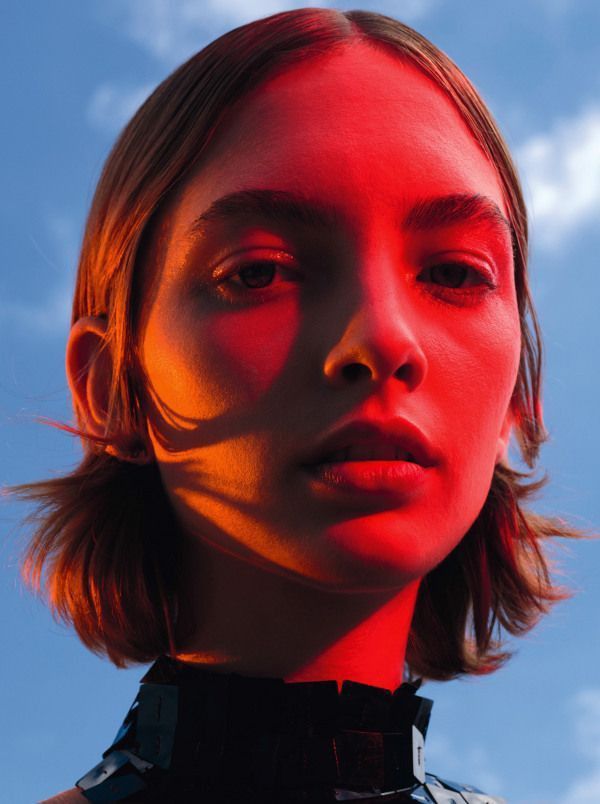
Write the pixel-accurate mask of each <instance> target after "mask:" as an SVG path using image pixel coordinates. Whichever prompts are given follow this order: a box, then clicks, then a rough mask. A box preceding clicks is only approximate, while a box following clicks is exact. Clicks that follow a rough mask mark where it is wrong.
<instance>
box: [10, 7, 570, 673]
mask: <svg viewBox="0 0 600 804" xmlns="http://www.w3.org/2000/svg"><path fill="white" fill-rule="evenodd" d="M357 39H359V40H363V41H365V42H367V43H369V44H370V45H372V46H373V47H379V48H385V49H386V50H387V52H390V53H392V54H395V55H396V56H397V57H400V58H404V59H408V60H410V61H411V62H412V63H414V64H415V65H417V66H418V67H419V68H420V69H421V70H422V71H424V72H425V73H426V74H427V75H428V76H429V77H430V78H431V79H432V80H433V81H434V82H435V83H436V84H437V85H438V86H440V87H441V88H442V89H443V90H444V91H445V92H446V93H447V95H448V97H449V98H450V99H451V100H452V102H453V103H454V104H455V105H456V107H457V108H458V110H459V112H460V114H461V115H462V117H463V119H464V120H465V122H466V124H467V125H468V127H469V129H470V131H471V132H472V134H473V136H474V137H475V139H476V141H477V142H478V143H479V145H480V147H481V148H482V150H483V152H484V153H485V154H486V155H487V156H488V158H489V159H490V160H491V162H492V163H493V164H494V165H495V168H496V171H497V174H498V177H499V181H500V184H501V187H502V191H503V194H504V199H505V203H506V207H507V210H508V217H509V221H510V224H511V226H512V232H513V252H514V267H515V282H516V289H517V296H518V307H519V314H520V322H521V336H522V337H521V360H520V368H519V373H518V378H517V382H516V385H515V389H514V393H513V397H512V400H511V409H512V412H513V414H514V417H515V423H516V426H515V432H516V436H517V440H518V445H519V448H520V452H521V455H522V457H523V460H524V461H525V462H526V464H527V465H528V466H529V468H530V469H531V470H533V467H534V465H535V462H536V459H537V456H538V451H539V448H540V445H541V444H542V443H543V442H544V441H545V440H546V438H547V434H546V432H545V430H544V426H543V422H542V418H541V408H540V404H539V398H540V384H541V362H542V353H541V351H542V346H541V338H540V332H539V327H538V323H537V320H536V316H535V311H534V308H533V305H532V301H531V297H530V292H529V286H528V279H527V272H526V266H527V243H528V232H527V213H526V208H525V204H524V200H523V197H522V192H521V188H520V183H519V179H518V176H517V172H516V169H515V166H514V164H513V162H512V159H511V156H510V154H509V151H508V148H507V146H506V144H505V142H504V140H503V138H502V135H501V134H500V132H499V130H498V128H497V126H496V124H495V122H494V120H493V118H492V117H491V114H490V112H489V111H488V109H487V107H486V105H485V103H484V102H483V100H482V99H481V97H480V96H479V94H478V93H477V91H476V90H475V88H474V87H473V85H472V84H471V83H470V81H469V80H468V79H467V78H466V77H465V76H464V75H463V73H462V72H461V71H460V70H459V69H458V67H457V66H456V65H455V64H454V62H453V61H452V60H451V59H450V58H449V57H448V56H446V55H445V54H444V53H443V52H442V51H440V50H439V49H438V48H436V47H435V46H434V45H433V44H432V43H431V42H429V41H428V40H427V39H425V38H424V37H423V36H421V35H420V34H419V33H417V32H416V31H414V30H413V29H412V28H410V27H408V26H406V25H404V24H402V23H400V22H398V21H397V20H395V19H393V18H391V17H387V16H383V15H381V14H376V13H370V12H366V11H349V12H342V11H336V10H332V9H317V8H303V9H297V10H294V11H288V12H283V13H278V14H274V15H272V16H269V17H266V18H264V19H260V20H257V21H255V22H252V23H250V24H247V25H243V26H240V27H238V28H235V29H234V30H231V31H229V32H228V33H226V34H224V35H223V36H221V37H219V38H218V39H216V40H215V41H213V42H211V43H210V44H209V45H207V46H206V47H205V48H204V49H203V50H202V51H200V52H199V53H197V54H196V55H195V56H193V57H192V58H191V59H189V61H187V62H186V63H185V64H183V65H182V66H181V67H179V68H178V69H177V70H175V72H173V73H172V74H171V75H170V76H169V77H168V78H167V79H165V81H163V82H162V83H161V84H160V85H159V86H158V88H157V89H156V90H155V91H154V93H153V94H152V95H151V96H150V97H149V98H148V99H147V100H146V101H145V103H144V104H143V105H142V106H141V108H140V109H139V110H138V112H137V113H136V114H135V116H134V117H133V119H132V120H131V121H130V123H129V124H128V125H127V126H126V128H125V129H124V131H123V132H122V134H121V135H120V137H119V139H118V140H117V142H116V144H115V146H114V148H113V150H112V152H111V154H110V156H109V157H108V159H107V162H106V164H105V166H104V170H103V172H102V176H101V178H100V181H99V183H98V187H97V190H96V193H95V196H94V200H93V203H92V207H91V210H90V213H89V217H88V221H87V227H86V230H85V236H84V241H83V246H82V250H81V257H80V261H79V268H78V274H77V283H76V289H75V296H74V303H73V314H72V323H74V322H76V321H77V320H78V319H79V318H81V317H83V316H88V315H92V316H104V317H105V318H106V322H107V339H106V348H109V349H110V352H111V355H112V360H113V375H112V381H111V387H110V392H109V422H110V423H111V425H112V426H113V428H115V429H118V430H120V431H122V432H127V433H132V434H139V435H140V437H141V434H142V432H143V430H144V420H143V416H142V413H141V401H140V400H141V396H140V394H141V385H140V380H139V375H138V355H137V351H136V337H135V335H136V314H137V311H138V309H139V304H138V303H137V301H138V298H139V293H140V273H141V263H142V259H141V258H140V255H141V253H142V249H143V246H144V243H145V242H147V238H148V232H149V231H150V229H151V224H152V222H153V221H155V220H156V219H157V213H158V211H159V210H160V209H161V207H162V205H163V204H164V202H165V199H166V198H167V197H169V196H170V195H171V193H172V191H173V190H174V188H176V187H177V186H178V184H179V183H180V182H181V181H182V179H184V178H185V177H186V176H187V175H188V174H189V172H190V170H191V169H192V167H193V165H194V164H195V163H196V162H197V160H198V159H199V157H200V155H201V154H202V152H203V149H204V148H205V147H206V145H207V144H208V142H209V141H210V140H211V138H212V137H213V135H214V133H215V131H216V130H217V129H218V127H219V123H220V121H221V119H222V118H223V116H224V114H225V112H226V111H227V110H228V109H229V108H230V107H231V105H232V104H233V103H234V102H235V101H237V100H238V99H240V98H242V97H243V96H244V94H245V93H247V92H248V91H249V90H250V89H252V88H253V87H255V86H256V85H257V84H258V83H259V82H260V81H261V80H262V79H263V78H265V77H266V76H267V75H272V74H274V73H275V72H277V71H278V70H281V69H284V68H285V67H286V66H288V65H293V64H295V63H297V62H299V61H301V60H303V59H305V58H310V57H311V56H313V55H317V54H321V53H323V52H327V51H330V50H332V49H334V48H335V47H338V46H341V45H343V44H344V43H345V42H348V41H352V40H354V41H356V40H357ZM75 414H76V418H77V421H78V423H79V425H80V427H79V428H77V427H70V426H67V425H58V424H57V423H53V424H55V425H56V426H61V427H62V428H63V429H65V430H67V431H69V432H71V433H75V434H78V435H79V436H81V437H82V438H83V439H84V457H83V459H82V461H81V464H80V465H79V466H78V467H77V468H76V469H75V470H74V471H72V472H71V473H70V474H68V475H66V476H64V477H58V478H52V479H49V480H45V481H40V482H37V483H30V484H23V485H20V486H15V487H13V489H12V492H13V493H15V494H17V495H19V496H20V497H21V498H23V499H26V500H30V501H34V502H36V503H37V508H36V509H35V511H34V513H33V514H32V515H30V516H29V517H28V519H27V521H31V522H35V523H37V527H36V530H35V533H34V535H33V537H32V539H31V541H30V543H29V545H28V547H27V549H26V552H25V554H24V559H23V575H24V578H25V580H26V581H27V582H28V583H29V584H30V585H31V586H32V587H33V588H35V589H38V590H39V589H40V587H41V586H45V588H46V589H47V594H48V598H49V604H50V606H51V608H52V610H53V612H54V614H55V616H58V617H59V618H61V619H63V620H64V621H66V622H68V623H70V624H72V625H73V626H74V627H75V629H76V631H77V633H78V635H79V637H80V638H81V640H82V641H83V643H84V644H85V645H86V646H87V647H88V648H90V649H91V650H93V651H95V652H97V653H106V654H107V655H108V657H109V658H110V659H111V661H113V662H114V663H115V664H116V665H117V666H120V667H122V666H125V665H126V663H127V662H148V661H151V660H153V659H154V658H155V657H156V656H158V655H160V654H162V653H173V652H175V642H176V640H175V636H174V633H173V626H172V622H173V608H174V607H175V606H177V604H179V605H178V609H179V620H178V624H177V628H178V632H180V633H183V632H184V631H185V630H186V628H187V627H191V620H189V621H187V620H186V616H189V615H190V614H191V613H190V612H189V611H186V607H185V604H184V601H182V600H181V594H180V593H181V590H180V589H179V588H178V579H179V567H180V564H179V561H180V556H179V552H178V550H179V549H180V541H181V540H180V539H179V538H178V536H177V534H178V527H177V523H176V521H175V519H174V514H173V512H172V509H171V506H170V504H169V502H168V500H167V495H166V493H165V491H164V489H163V487H162V484H161V480H160V475H159V472H158V469H157V467H156V465H154V464H150V465H145V466H137V465H134V464H132V463H129V462H127V461H124V460H119V459H118V458H115V457H113V456H111V455H109V454H107V453H106V452H104V451H102V450H100V451H99V449H98V446H99V445H101V444H102V443H105V444H106V443H107V442H109V440H110V439H109V438H108V437H107V438H106V439H101V438H92V437H90V436H89V435H88V434H86V433H84V432H82V430H81V427H82V418H81V415H80V411H78V410H76V411H75ZM108 429H109V428H107V432H108ZM531 475H532V471H530V472H523V473H522V472H518V471H516V470H515V469H513V468H511V467H509V466H508V465H507V464H506V463H502V464H499V465H498V466H497V467H496V469H495V471H494V476H493V480H492V483H491V488H490V491H489V494H488V497H487V500H486V502H485V505H484V507H483V509H482V511H481V513H480V515H479V516H478V518H477V520H476V522H475V523H474V524H473V526H472V527H471V528H470V529H469V531H468V533H467V534H466V535H465V537H464V539H463V540H462V541H461V543H460V544H459V545H458V546H457V547H456V548H455V550H454V551H453V552H452V553H451V554H450V555H449V556H448V557H447V558H446V559H445V560H444V561H442V562H441V564H439V566H438V567H436V568H435V569H434V570H433V571H432V572H430V573H429V574H428V575H427V576H426V577H425V578H424V579H423V582H422V584H421V587H420V591H419V597H418V600H417V606H416V610H415V615H414V620H413V624H412V629H411V633H410V636H409V642H408V650H407V662H408V664H409V666H410V668H411V670H412V672H413V673H416V674H419V675H424V676H427V677H429V678H433V679H448V678H452V677H454V676H457V675H459V674H464V673H486V672H490V671H492V670H494V669H496V668H497V667H498V666H499V665H500V664H501V663H502V662H504V661H505V660H506V659H507V657H508V655H509V654H508V653H507V652H506V651H503V650H502V643H501V640H500V636H501V634H497V635H496V636H494V634H495V633H496V631H497V630H498V629H500V628H503V629H505V631H507V632H508V633H510V634H520V633H524V632H526V631H527V630H529V629H530V628H531V627H532V626H533V625H534V623H535V622H536V621H537V620H538V619H539V617H540V616H541V615H542V614H544V613H546V612H547V611H548V610H549V608H550V606H551V605H552V603H553V602H555V601H556V600H559V599H561V598H564V597H566V595H567V593H566V592H565V591H564V590H563V589H560V588H557V587H556V586H555V585H554V583H553V581H552V579H551V577H550V571H549V566H548V560H547V558H546V557H545V555H544V552H543V542H544V540H546V539H547V538H548V537H550V536H569V537H574V536H578V535H579V532H578V531H576V530H575V529H574V528H572V527H570V526H568V525H567V524H565V523H564V522H562V521H561V520H558V519H554V518H548V517H543V516H539V515H536V514H533V513H531V512H529V511H526V510H525V509H524V508H523V507H522V502H523V501H524V500H526V499H528V498H529V497H530V496H531V495H532V494H534V493H535V492H536V491H537V490H538V489H540V488H541V486H542V485H543V484H544V483H545V482H546V478H545V477H544V478H543V479H542V480H538V481H533V480H531ZM140 570H141V571H140ZM186 623H187V624H186Z"/></svg>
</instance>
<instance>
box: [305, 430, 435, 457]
mask: <svg viewBox="0 0 600 804" xmlns="http://www.w3.org/2000/svg"><path fill="white" fill-rule="evenodd" d="M437 460H438V459H437V455H436V453H435V451H434V449H433V448H432V446H431V444H430V443H429V441H428V440H427V438H426V437H425V435H424V434H423V433H422V432H421V431H420V430H419V429H418V427H416V425H414V424H412V422H409V421H408V420H407V419H402V418H393V419H387V420H373V419H370V420H367V419H362V420H355V421H353V422H349V423H348V424H346V425H343V426H342V427H340V428H338V429H337V430H336V431H334V432H333V433H332V434H331V435H329V436H326V437H325V438H324V439H323V441H322V442H321V443H320V444H319V445H318V446H317V448H316V449H315V450H314V451H313V453H312V454H311V455H309V456H308V457H307V460H306V461H305V465H307V466H315V465H320V464H329V463H348V462H354V461H404V462H408V463H416V464H419V465H420V466H422V467H425V468H427V467H430V466H433V465H434V464H435V463H437Z"/></svg>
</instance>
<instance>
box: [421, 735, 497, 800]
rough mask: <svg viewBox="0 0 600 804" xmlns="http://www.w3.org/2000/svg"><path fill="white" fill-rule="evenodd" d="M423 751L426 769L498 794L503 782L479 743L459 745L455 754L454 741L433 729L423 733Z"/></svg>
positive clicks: (494, 794) (493, 794) (486, 791)
mask: <svg viewBox="0 0 600 804" xmlns="http://www.w3.org/2000/svg"><path fill="white" fill-rule="evenodd" d="M425 751H426V754H425V757H426V763H427V770H428V771H429V772H430V773H434V774H437V775H438V776H439V777H440V778H441V779H444V778H448V779H450V780H451V781H455V782H459V783H464V784H472V785H474V786H476V787H479V788H480V789H481V790H483V791H484V792H485V793H487V794H488V795H490V796H500V795H501V793H502V788H503V787H504V784H503V782H502V779H501V778H500V776H499V775H498V774H497V773H496V772H495V770H494V769H493V768H492V763H491V760H490V756H489V754H488V752H487V750H486V749H485V748H484V747H483V746H481V745H471V746H466V747H465V746H461V748H460V754H459V753H458V752H457V750H456V746H455V744H454V743H452V742H451V741H450V740H448V739H447V738H446V737H444V736H443V735H442V734H439V733H434V734H431V735H430V736H428V737H427V743H426V749H425Z"/></svg>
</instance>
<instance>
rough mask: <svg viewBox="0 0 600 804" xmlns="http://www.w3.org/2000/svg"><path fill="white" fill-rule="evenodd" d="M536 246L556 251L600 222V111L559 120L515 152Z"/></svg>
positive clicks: (588, 110) (590, 111) (594, 110)
mask: <svg viewBox="0 0 600 804" xmlns="http://www.w3.org/2000/svg"><path fill="white" fill-rule="evenodd" d="M515 156H516V161H517V163H518V165H519V169H520V172H521V175H522V178H523V184H524V190H525V196H526V199H527V202H528V206H529V208H530V211H531V221H532V235H533V238H534V241H535V242H536V244H538V245H539V246H540V247H541V248H543V249H547V250H554V249H556V248H559V247H560V246H561V245H563V244H564V243H566V241H567V239H568V238H569V237H571V236H572V235H573V234H574V233H575V232H576V231H577V230H579V229H580V228H583V227H584V226H585V225H587V224H589V223H592V222H598V221H600V107H597V106H591V107H589V108H587V109H583V110H582V111H581V112H580V113H579V114H578V115H577V116H575V117H572V118H570V119H562V120H559V121H558V122H557V123H556V124H555V126H554V127H553V128H552V130H551V131H548V132H546V133H542V134H538V135H535V136H534V137H531V139H529V140H528V141H527V142H525V143H524V144H523V145H522V146H521V147H520V148H518V149H517V150H516V154H515Z"/></svg>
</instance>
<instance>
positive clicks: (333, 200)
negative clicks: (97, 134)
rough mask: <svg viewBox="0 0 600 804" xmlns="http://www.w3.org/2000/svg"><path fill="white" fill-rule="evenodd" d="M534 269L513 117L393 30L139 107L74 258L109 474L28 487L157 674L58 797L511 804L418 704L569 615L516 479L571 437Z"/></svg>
mask: <svg viewBox="0 0 600 804" xmlns="http://www.w3.org/2000/svg"><path fill="white" fill-rule="evenodd" d="M526 263H527V216H526V209H525V205H524V202H523V198H522V194H521V189H520V185H519V180H518V176H517V174H516V171H515V168H514V165H513V163H512V161H511V158H510V155H509V153H508V150H507V147H506V145H505V143H504V141H503V139H502V136H501V135H500V133H499V131H498V129H497V127H496V125H495V123H494V121H493V119H492V117H491V115H490V112H489V111H488V110H487V108H486V106H485V104H484V103H483V101H482V100H481V98H480V97H479V95H478V94H477V92H476V91H475V89H474V88H473V86H472V85H471V84H470V83H469V81H468V80H467V79H466V78H465V77H464V75H463V74H462V73H461V72H460V71H459V70H458V68H457V67H456V66H455V65H454V63H453V62H452V61H451V60H450V59H449V58H448V57H447V56H446V55H445V54H443V53H442V52H441V51H440V50H438V49H437V48H436V47H435V46H434V45H432V44H431V43H430V42H428V41H427V40H426V39H424V38H423V37H422V36H421V35H419V34H418V33H416V32H415V31H414V30H412V29H410V28H408V27H407V26H405V25H403V24H401V23H399V22H397V21H396V20H393V19H391V18H389V17H384V16H382V15H379V14H373V13H367V12H362V11H353V12H340V11H334V10H327V9H299V10H296V11H290V12H285V13H280V14H275V15H273V16H271V17H267V18H265V19H262V20H259V21H257V22H254V23H251V24H249V25H244V26H241V27H240V28H237V29H235V30H233V31H230V32H229V33H227V34H225V35H224V36H222V37H220V38H219V39H217V40H216V41H214V42H212V43H211V44H209V45H208V46H207V47H206V48H204V50H202V51H201V52H200V53H198V54H197V55H196V56H194V57H192V58H191V59H190V60H189V61H188V62H187V63H186V64H184V65H183V66H182V67H180V68H179V69H178V70H177V71H175V72H174V73H173V74H172V75H171V76H170V77H169V78H167V79H166V80H165V81H164V82H163V83H162V84H161V85H160V86H159V87H158V89H157V90H156V91H155V92H154V93H153V94H152V95H151V97H150V98H149V99H148V100H147V101H146V102H145V103H144V104H143V106H142V107H141V109H140V110H139V111H138V112H137V114H136V115H135V116H134V118H133V120H132V121H131V122H130V123H129V125H128V126H127V127H126V129H125V130H124V132H123V133H122V135H121V137H120V138H119V140H118V142H117V144H116V146H115V148H114V149H113V151H112V153H111V155H110V156H109V158H108V161H107V163H106V166H105V168H104V172H103V174H102V177H101V179H100V182H99V185H98V188H97V192H96V195H95V198H94V202H93V205H92V209H91V212H90V216H89V219H88V224H87V228H86V234H85V239H84V243H83V248H82V253H81V259H80V264H79V272H78V277H77V286H76V291H75V299H74V307H73V318H72V329H71V333H70V337H69V342H68V347H67V363H66V366H67V375H68V379H69V384H70V388H71V392H72V395H73V401H74V407H75V412H76V417H77V423H78V427H77V428H66V429H69V430H70V431H71V432H73V433H77V434H78V435H80V436H81V437H82V439H83V444H84V449H85V454H84V458H83V461H82V463H81V465H80V466H79V467H78V468H77V469H76V470H75V471H74V472H73V473H72V474H70V475H68V476H66V477H63V478H57V479H52V480H49V481H45V482H42V483H37V484H31V485H29V486H24V487H19V489H17V491H18V492H19V493H20V494H21V495H22V496H24V497H26V498H28V499H33V500H35V501H37V502H38V503H39V504H40V506H41V507H40V517H41V518H40V522H39V527H38V530H37V532H36V534H35V535H34V538H33V540H32V542H31V545H30V547H29V550H28V553H27V555H26V557H25V564H24V570H25V576H26V578H28V579H29V581H30V582H31V583H33V584H34V585H36V584H39V583H40V579H41V577H42V571H43V570H44V569H46V572H47V575H46V584H47V589H48V591H49V598H50V603H51V605H52V607H53V608H54V610H55V611H56V612H57V613H58V614H59V615H60V616H62V617H63V618H64V619H65V620H66V621H68V622H70V623H72V624H73V626H74V627H75V628H76V630H77V633H78V634H79V636H80V638H81V639H82V641H83V642H84V644H85V645H87V646H88V647H89V648H90V649H92V650H94V651H96V652H99V653H104V654H106V655H107V656H108V657H109V658H110V660H111V661H112V662H113V663H114V664H115V665H117V666H118V667H123V666H125V665H126V663H128V662H140V663H142V662H150V661H154V660H156V661H155V664H154V665H153V666H152V668H151V669H150V671H149V673H148V674H147V675H146V676H145V677H144V679H143V683H142V685H141V688H140V693H139V695H138V697H137V698H136V700H135V702H134V704H133V706H132V708H131V710H130V712H129V713H128V714H127V716H126V718H125V721H124V723H123V726H122V728H121V729H120V730H119V733H118V734H117V737H116V739H115V741H114V742H113V744H112V745H111V746H110V747H109V749H107V751H106V752H105V754H104V759H103V761H102V762H101V763H100V764H99V765H98V766H97V767H96V768H94V770H93V771H91V772H90V773H88V774H86V775H85V776H83V777H81V779H79V780H78V782H77V787H75V788H73V789H72V790H71V791H67V792H66V793H63V794H60V795H59V796H57V797H55V798H54V799H51V800H52V801H55V802H58V801H69V802H71V801H73V802H75V801H82V802H84V801H132V802H133V801H162V802H164V801H168V802H171V801H207V802H217V801H223V802H237V801H240V802H241V801H244V802H247V801H261V802H266V801H273V802H287V801H290V802H292V801H315V802H316V801H336V800H346V799H356V798H362V799H364V800H377V799H382V800H386V801H411V800H415V801H444V802H450V801H464V800H467V801H471V802H475V801H480V802H482V801H487V802H492V801H497V800H498V799H493V798H491V797H490V796H486V795H484V794H481V793H479V794H478V793H477V791H475V789H474V788H471V787H468V786H466V785H456V784H453V783H450V782H444V781H441V780H438V779H436V777H434V776H431V775H430V774H427V775H425V769H424V761H423V738H424V735H425V732H426V729H427V724H428V719H429V711H430V708H431V702H430V701H428V700H427V699H424V698H422V697H421V696H418V695H416V690H417V688H418V685H419V682H418V681H415V679H417V678H418V677H426V678H430V679H441V680H443V679H450V678H454V677H457V676H458V675H461V674H482V673H489V672H492V671H494V670H496V669H497V668H498V667H499V666H500V665H501V664H502V663H503V662H504V661H505V660H506V659H507V658H508V654H507V652H506V651H504V650H503V649H502V643H501V636H502V634H501V633H500V629H504V630H505V631H507V632H509V633H511V634H520V633H524V632H526V631H527V630H529V629H530V628H531V627H532V626H533V624H534V623H535V622H536V620H537V619H538V618H539V616H540V615H541V614H543V613H545V612H547V611H548V609H549V608H550V606H551V604H552V603H553V602H554V601H556V600H558V599H560V598H561V597H564V596H565V592H564V591H563V590H560V589H557V588H556V587H555V586H554V585H553V583H552V580H551V578H550V576H549V572H548V567H547V563H546V560H545V558H544V553H543V550H542V541H543V539H545V538H547V537H549V536H575V535H577V533H576V531H575V530H573V529H571V528H570V527H568V526H566V525H565V524H564V523H562V522H560V521H558V520H553V519H549V518H546V517H542V516H539V515H535V514H533V513H531V512H528V511H526V510H524V509H523V508H522V506H521V501H522V500H523V499H526V498H527V497H528V496H529V495H531V493H532V492H534V491H536V490H537V489H538V488H539V487H540V486H541V485H542V483H541V482H540V481H537V482H533V481H530V482H527V479H528V477H529V475H527V474H523V473H519V472H517V471H516V470H514V469H512V468H511V467H510V465H509V462H508V458H507V448H508V443H509V439H510V437H511V434H513V435H514V436H515V438H516V439H517V442H518V445H519V448H520V450H521V454H522V456H523V458H524V460H525V461H526V462H527V464H528V465H529V466H530V467H531V468H533V467H534V465H535V461H536V458H537V455H538V450H539V447H540V445H541V443H542V442H543V440H544V438H545V431H544V427H543V423H542V420H541V406H540V401H539V400H540V364H541V343H540V337H539V331H538V326H537V322H536V318H535V312H534V309H533V306H532V302H531V298H530V295H529V289H528V281H527V273H526ZM496 632H498V633H496ZM405 666H406V667H407V668H408V673H407V679H408V680H407V682H406V683H404V684H402V683H401V682H402V679H403V674H404V668H405Z"/></svg>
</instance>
